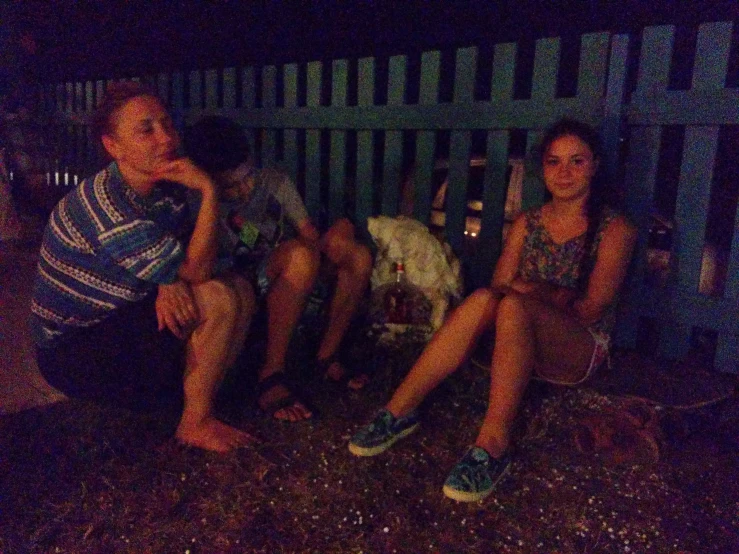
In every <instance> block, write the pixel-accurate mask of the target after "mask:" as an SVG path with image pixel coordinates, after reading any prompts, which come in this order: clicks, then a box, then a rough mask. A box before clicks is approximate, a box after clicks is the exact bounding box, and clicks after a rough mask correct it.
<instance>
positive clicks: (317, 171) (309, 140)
mask: <svg viewBox="0 0 739 554" xmlns="http://www.w3.org/2000/svg"><path fill="white" fill-rule="evenodd" d="M322 67H323V66H322V64H321V62H311V63H309V64H308V67H307V76H306V94H305V99H306V105H307V106H308V107H309V108H313V109H315V108H318V107H319V106H320V105H321V71H322ZM319 128H320V126H313V127H312V128H310V127H309V130H308V131H306V133H305V205H306V207H307V208H308V212H309V213H310V214H311V215H312V216H314V217H315V216H317V215H318V213H319V211H320V209H321V134H320V131H318V130H317V129H319Z"/></svg>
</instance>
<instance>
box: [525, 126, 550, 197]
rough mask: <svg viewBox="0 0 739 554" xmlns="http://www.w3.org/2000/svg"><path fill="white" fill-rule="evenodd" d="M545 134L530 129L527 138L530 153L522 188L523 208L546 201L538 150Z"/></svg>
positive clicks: (527, 148)
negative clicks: (540, 174) (540, 175)
mask: <svg viewBox="0 0 739 554" xmlns="http://www.w3.org/2000/svg"><path fill="white" fill-rule="evenodd" d="M543 135H544V132H543V131H540V130H538V131H529V133H528V136H527V138H526V140H527V147H526V150H527V152H528V153H529V154H528V155H527V157H526V158H527V164H526V165H527V167H526V175H525V176H524V179H523V186H522V188H521V209H523V210H528V209H530V208H533V207H535V206H539V205H540V204H542V203H543V202H544V194H545V191H546V187H545V186H544V181H542V180H541V178H540V177H539V173H540V171H539V166H540V165H541V163H540V160H539V159H538V154H539V153H538V152H537V149H538V147H539V143H540V142H541V139H542V137H543Z"/></svg>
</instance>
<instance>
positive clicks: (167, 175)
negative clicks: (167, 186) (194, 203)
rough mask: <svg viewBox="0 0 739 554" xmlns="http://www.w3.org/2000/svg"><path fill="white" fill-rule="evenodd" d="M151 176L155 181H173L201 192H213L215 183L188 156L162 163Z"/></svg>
mask: <svg viewBox="0 0 739 554" xmlns="http://www.w3.org/2000/svg"><path fill="white" fill-rule="evenodd" d="M152 178H153V179H154V180H155V181H160V180H166V181H174V182H175V183H180V184H181V185H184V186H185V187H187V188H189V189H191V190H197V191H199V192H201V193H203V194H206V193H212V192H215V185H214V184H213V180H212V179H211V178H210V176H209V175H208V174H207V173H205V172H204V171H203V170H202V169H200V168H199V167H198V166H196V165H195V164H194V163H192V162H191V161H190V160H189V159H188V158H178V159H176V160H172V161H170V162H165V163H163V164H162V165H161V166H159V167H158V168H157V169H155V170H154V173H153V174H152Z"/></svg>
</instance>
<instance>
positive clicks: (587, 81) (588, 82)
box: [577, 33, 611, 100]
mask: <svg viewBox="0 0 739 554" xmlns="http://www.w3.org/2000/svg"><path fill="white" fill-rule="evenodd" d="M610 44H611V37H610V35H609V33H590V34H587V35H583V37H582V41H581V43H580V67H579V69H578V74H577V95H578V96H580V97H586V98H592V99H594V100H595V99H599V98H601V97H602V96H603V90H604V88H605V84H606V69H607V67H608V50H609V48H610Z"/></svg>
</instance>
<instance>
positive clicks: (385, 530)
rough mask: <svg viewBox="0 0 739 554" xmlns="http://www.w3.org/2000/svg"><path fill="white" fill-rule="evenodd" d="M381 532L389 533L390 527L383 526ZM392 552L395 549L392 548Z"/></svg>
mask: <svg viewBox="0 0 739 554" xmlns="http://www.w3.org/2000/svg"><path fill="white" fill-rule="evenodd" d="M382 532H383V533H389V532H390V529H388V528H387V527H385V528H383V530H382ZM393 552H395V550H393Z"/></svg>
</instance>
